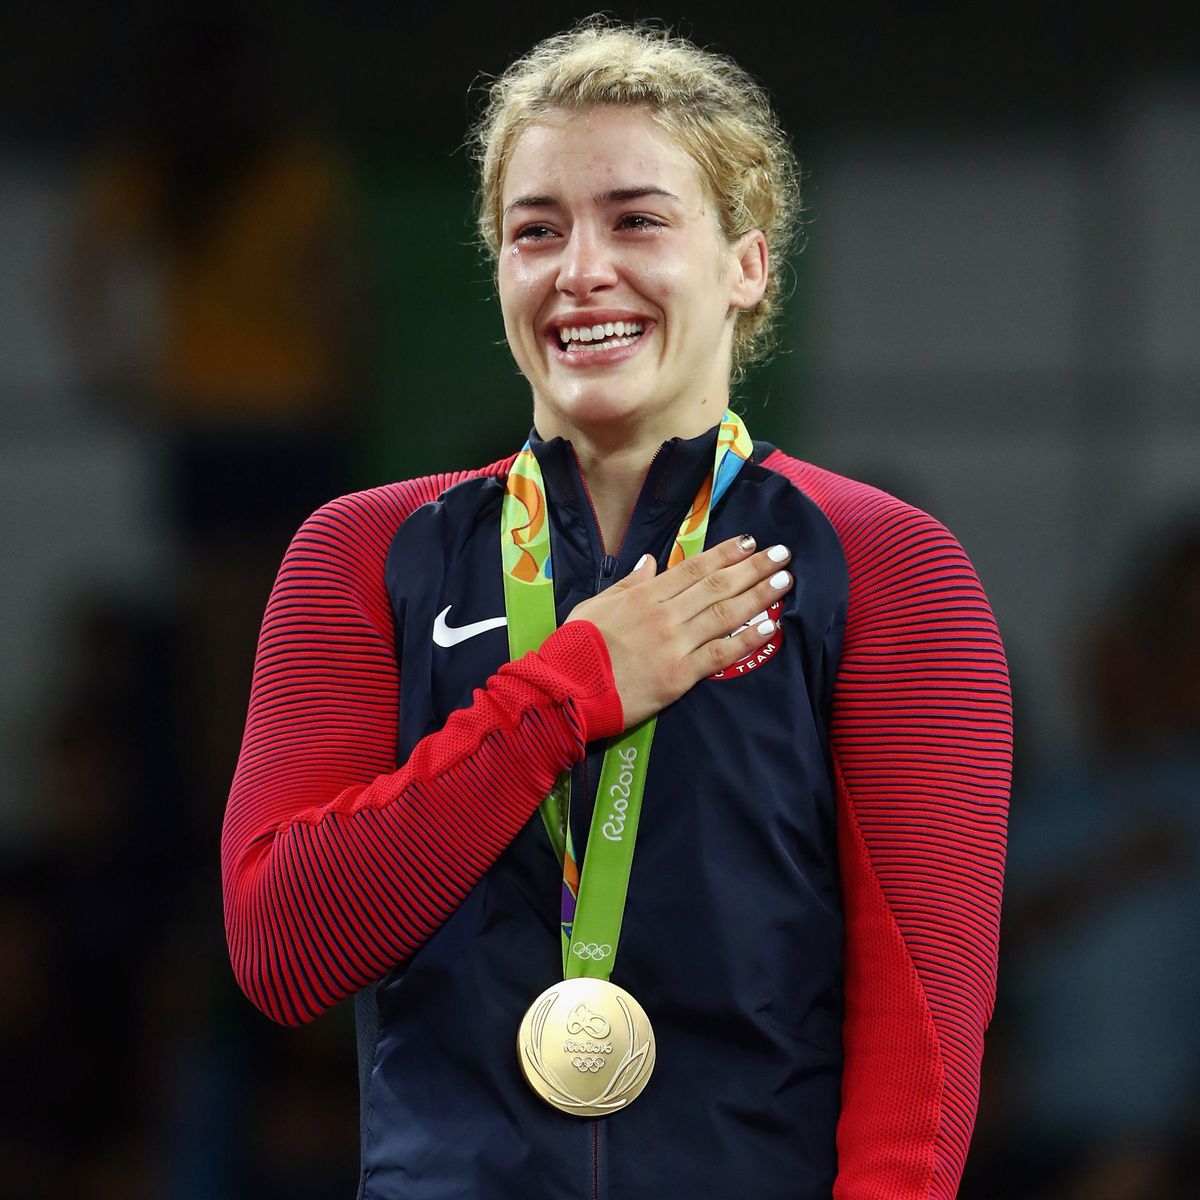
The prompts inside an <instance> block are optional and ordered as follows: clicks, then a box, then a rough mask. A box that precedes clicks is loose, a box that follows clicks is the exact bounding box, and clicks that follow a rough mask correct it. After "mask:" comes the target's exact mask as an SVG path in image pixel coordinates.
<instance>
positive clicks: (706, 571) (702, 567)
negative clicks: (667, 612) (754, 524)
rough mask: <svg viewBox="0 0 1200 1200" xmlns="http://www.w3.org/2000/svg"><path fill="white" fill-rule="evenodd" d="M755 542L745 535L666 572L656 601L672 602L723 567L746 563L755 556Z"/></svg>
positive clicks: (662, 576)
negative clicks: (672, 599)
mask: <svg viewBox="0 0 1200 1200" xmlns="http://www.w3.org/2000/svg"><path fill="white" fill-rule="evenodd" d="M754 547H755V542H754V538H753V536H752V535H750V534H748V533H745V534H742V536H741V537H733V538H728V539H726V540H725V541H723V542H719V543H718V544H717V545H715V546H712V547H710V548H709V549H707V550H705V551H703V552H702V553H700V554H697V555H694V556H693V557H692V558H687V559H684V561H683V562H681V563H677V564H676V565H675V566H673V567H670V568H669V569H668V570H666V571H664V572H663V573H662V575H660V576H659V578H658V584H657V585H656V592H657V595H656V597H655V598H656V599H658V600H670V599H671V598H672V597H674V596H677V595H679V593H680V592H683V591H685V590H686V589H687V588H690V587H692V586H693V585H695V584H696V583H698V582H699V581H700V580H702V579H705V578H707V577H708V576H710V575H712V574H715V573H716V572H717V571H719V570H720V569H721V568H722V567H730V566H733V565H734V564H735V563H739V562H743V561H745V560H746V559H747V558H749V557H750V556H751V555H752V554H753V553H754Z"/></svg>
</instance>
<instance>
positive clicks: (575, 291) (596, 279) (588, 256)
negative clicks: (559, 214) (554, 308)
mask: <svg viewBox="0 0 1200 1200" xmlns="http://www.w3.org/2000/svg"><path fill="white" fill-rule="evenodd" d="M616 281H617V274H616V265H615V263H614V261H613V256H612V253H611V247H610V246H609V245H608V243H607V240H606V239H605V238H604V235H603V233H602V232H601V231H600V230H598V229H595V228H593V227H591V226H589V225H584V224H582V223H581V224H577V225H575V227H574V228H573V229H572V230H571V235H570V237H569V238H567V241H566V244H565V245H564V247H563V252H562V259H561V260H560V262H559V267H558V279H557V281H556V286H557V287H558V290H559V291H560V292H562V293H563V294H564V295H567V296H572V297H574V298H575V299H576V300H580V299H583V298H584V297H586V296H590V295H591V294H592V293H593V292H595V291H599V290H602V289H603V288H606V287H612V285H613V284H614V283H616Z"/></svg>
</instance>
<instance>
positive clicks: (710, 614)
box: [683, 570, 795, 646]
mask: <svg viewBox="0 0 1200 1200" xmlns="http://www.w3.org/2000/svg"><path fill="white" fill-rule="evenodd" d="M794 583H795V580H794V578H793V576H792V574H791V572H790V571H783V570H777V571H774V572H773V573H772V574H771V575H770V576H768V577H767V578H766V579H761V580H759V582H758V583H756V584H755V585H754V587H752V588H749V589H748V590H746V591H744V592H741V593H740V594H739V595H736V596H729V597H727V598H725V599H720V600H715V601H713V602H712V603H711V604H710V605H708V607H707V608H704V609H702V610H701V611H700V612H698V613H697V614H696V615H695V616H694V617H692V618H691V620H689V621H687V622H686V623H685V625H684V628H683V633H684V635H685V637H687V638H688V640H690V641H691V643H692V644H693V645H695V646H701V645H703V644H704V643H705V642H708V641H712V640H713V639H714V638H720V637H724V636H725V635H726V634H728V633H731V632H732V631H733V630H735V629H739V628H741V626H743V625H745V624H746V622H747V621H750V620H752V619H753V618H754V617H756V616H757V615H758V614H759V613H763V612H766V610H767V609H768V608H770V607H771V605H772V604H774V603H776V601H778V600H780V599H781V598H782V597H783V596H786V595H787V593H788V592H789V591H791V589H792V586H793V584H794Z"/></svg>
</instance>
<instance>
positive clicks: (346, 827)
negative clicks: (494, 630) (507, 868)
mask: <svg viewBox="0 0 1200 1200" xmlns="http://www.w3.org/2000/svg"><path fill="white" fill-rule="evenodd" d="M506 467H507V463H501V464H495V465H494V466H493V467H491V468H488V469H487V471H488V473H492V474H500V473H502V472H503V470H504V469H505V468H506ZM465 477H466V476H465V475H456V476H440V477H431V478H428V479H424V480H417V481H414V482H411V483H406V484H396V485H392V486H389V487H385V488H379V489H376V490H374V491H370V492H362V493H359V494H357V495H354V496H348V497H345V498H343V499H341V500H337V501H334V502H333V503H332V504H329V505H327V506H326V507H324V508H323V509H321V510H319V511H318V512H317V513H315V514H314V515H313V516H312V517H311V518H309V520H308V521H307V522H306V523H305V524H304V526H303V527H302V528H301V530H300V531H299V533H298V534H297V535H296V537H295V539H294V540H293V542H292V545H291V547H290V548H289V550H288V552H287V555H286V557H285V559H284V562H283V566H282V567H281V568H280V571H279V576H278V578H277V580H276V582H275V586H274V589H273V590H272V593H271V598H270V601H269V603H268V605H267V612H266V616H265V618H264V620H263V627H262V633H261V635H260V638H259V645H258V654H257V657H256V660H255V666H254V679H253V684H252V687H251V695H250V711H249V716H248V718H247V721H246V732H245V738H244V740H243V743H242V750H241V755H240V757H239V760H238V765H237V773H236V775H235V777H234V782H233V788H232V791H231V793H230V796H229V803H228V807H227V810H226V815H225V825H224V831H223V835H222V845H221V860H222V876H223V883H224V895H225V926H226V934H227V937H228V940H229V952H230V957H231V960H232V962H233V968H234V973H235V975H236V976H237V979H238V982H239V984H240V985H241V987H242V989H243V990H244V991H245V992H246V994H247V995H248V996H249V997H250V999H251V1000H252V1001H253V1002H254V1003H255V1004H256V1005H257V1006H258V1007H259V1008H261V1009H262V1010H263V1012H265V1013H266V1014H267V1015H268V1016H270V1017H272V1018H274V1019H275V1020H277V1021H281V1022H283V1023H285V1024H298V1023H300V1022H302V1021H306V1020H309V1019H311V1018H312V1017H314V1016H316V1015H317V1014H318V1013H320V1012H322V1011H324V1010H325V1009H327V1008H329V1007H330V1006H332V1005H333V1004H334V1003H336V1002H337V1001H338V1000H341V999H343V998H344V997H346V996H349V995H350V994H352V993H353V992H355V991H357V990H358V989H360V988H362V987H363V986H364V985H365V984H367V983H369V982H371V981H372V980H375V979H378V978H380V977H381V976H382V975H384V974H385V973H386V972H387V971H388V970H389V969H390V968H391V967H393V966H394V965H396V964H397V963H399V962H401V961H402V960H403V959H404V958H406V957H407V956H408V955H410V954H411V953H412V952H413V951H414V950H415V949H417V947H419V946H420V945H421V944H422V942H423V941H424V940H425V939H426V938H428V937H429V935H430V934H431V933H432V932H433V931H434V930H435V929H437V928H438V926H439V925H440V924H441V923H442V922H443V921H444V920H445V919H446V918H447V917H448V916H449V915H450V914H451V913H452V912H453V910H454V909H455V907H456V906H457V905H458V904H459V903H460V902H461V901H462V899H463V897H464V896H465V895H466V894H467V892H468V891H469V890H470V889H471V887H472V886H473V885H474V884H475V883H476V881H477V880H478V879H479V878H480V876H482V875H483V873H484V872H485V871H486V870H487V869H488V867H489V866H490V865H491V863H492V862H493V861H494V860H495V859H496V857H497V856H498V855H499V854H500V852H501V851H502V850H503V849H504V848H505V846H507V845H508V843H509V842H510V841H511V840H512V839H513V837H515V836H516V834H517V833H518V831H519V830H520V829H521V827H522V826H523V825H524V824H525V822H526V821H528V820H529V818H530V816H531V815H532V814H533V813H534V811H535V810H536V808H537V805H538V803H539V802H540V801H541V799H542V798H543V797H544V796H545V795H546V793H547V792H548V791H549V789H550V787H551V786H552V785H553V783H554V781H555V779H556V778H557V777H558V775H559V774H560V773H561V772H562V771H564V770H566V769H568V768H569V767H570V766H572V765H573V764H574V763H575V762H577V761H578V760H579V759H580V758H581V757H582V756H583V753H584V747H585V744H586V743H587V742H588V741H590V740H591V739H593V738H598V737H606V736H609V735H611V734H614V733H617V732H619V731H620V729H621V725H622V715H621V703H620V699H619V697H618V696H617V693H616V691H615V688H614V686H613V680H612V669H611V665H610V663H609V660H608V652H607V650H606V648H605V646H604V642H603V639H602V638H601V637H600V634H599V632H598V631H597V630H596V628H595V627H594V626H592V625H590V624H589V623H588V622H585V621H578V622H571V623H569V624H567V625H565V626H564V627H563V628H562V629H560V630H558V631H557V632H556V633H555V634H553V635H552V636H551V637H550V638H549V639H547V641H546V643H545V645H544V646H543V647H542V649H541V650H540V651H538V652H537V653H534V654H530V655H527V656H526V657H525V658H523V659H521V660H520V661H519V662H516V663H510V664H507V665H506V666H504V667H502V668H501V669H500V670H499V671H498V672H497V674H496V675H494V676H493V677H492V678H491V679H489V680H488V682H487V685H486V687H484V688H482V689H479V690H477V691H476V692H475V695H474V698H473V701H472V703H471V705H470V706H469V707H468V708H465V709H461V710H459V711H458V712H455V713H453V714H452V715H451V717H450V719H449V720H448V721H447V722H446V724H445V726H444V727H443V728H442V729H441V730H439V731H438V732H436V733H433V734H430V735H429V736H428V737H426V738H424V739H422V741H420V742H419V743H418V744H417V746H416V748H415V749H414V751H413V753H412V755H411V757H410V758H409V760H408V761H407V762H406V763H404V764H403V765H399V764H397V762H396V738H397V724H398V709H397V704H398V697H399V669H398V666H397V662H396V654H395V645H394V631H393V617H392V612H391V607H390V603H389V600H388V595H387V591H386V588H385V584H384V566H385V561H386V558H387V554H388V549H389V547H390V545H391V542H392V539H393V537H394V535H395V532H396V530H397V529H398V528H399V526H400V524H401V522H402V521H404V519H405V518H406V517H407V516H408V515H409V514H410V513H411V512H412V511H413V510H414V509H416V508H417V507H418V506H419V505H420V504H423V503H425V502H427V501H429V500H432V499H434V498H435V497H436V496H437V495H438V494H439V492H440V491H442V490H443V489H444V488H445V487H447V486H449V485H450V484H451V483H454V482H457V481H458V480H460V479H462V478H465Z"/></svg>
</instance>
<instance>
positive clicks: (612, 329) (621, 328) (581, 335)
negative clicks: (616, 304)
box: [558, 321, 642, 345]
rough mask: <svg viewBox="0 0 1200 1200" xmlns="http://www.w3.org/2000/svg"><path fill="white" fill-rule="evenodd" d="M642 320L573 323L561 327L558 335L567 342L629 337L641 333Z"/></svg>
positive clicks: (564, 342)
mask: <svg viewBox="0 0 1200 1200" xmlns="http://www.w3.org/2000/svg"><path fill="white" fill-rule="evenodd" d="M641 332H642V323H641V321H609V322H608V323H607V324H605V325H571V326H569V327H567V328H564V329H560V330H559V331H558V336H559V337H560V338H561V339H562V342H563V344H564V345H566V343H567V342H597V341H599V340H600V339H601V338H603V337H627V336H628V335H630V334H634V333H641Z"/></svg>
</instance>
